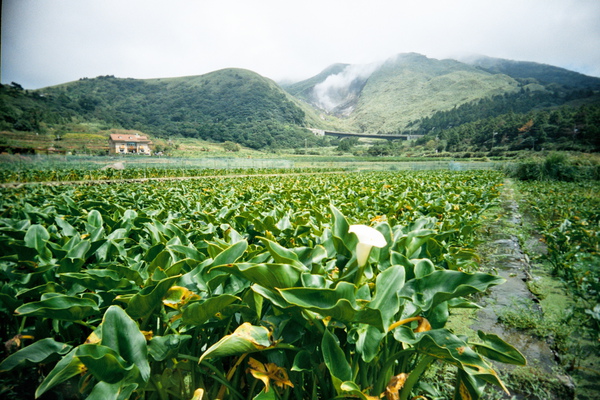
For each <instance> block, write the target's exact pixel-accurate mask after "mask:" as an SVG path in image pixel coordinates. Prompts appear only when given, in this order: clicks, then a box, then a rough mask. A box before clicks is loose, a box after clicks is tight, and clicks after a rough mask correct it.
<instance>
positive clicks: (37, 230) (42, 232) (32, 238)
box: [25, 224, 50, 254]
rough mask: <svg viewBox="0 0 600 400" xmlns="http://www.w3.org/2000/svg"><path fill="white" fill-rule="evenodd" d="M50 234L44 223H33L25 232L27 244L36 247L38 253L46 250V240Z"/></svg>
mask: <svg viewBox="0 0 600 400" xmlns="http://www.w3.org/2000/svg"><path fill="white" fill-rule="evenodd" d="M48 239H50V234H49V233H48V231H47V230H46V228H44V227H43V226H42V225H37V224H36V225H31V226H30V227H29V229H27V233H26V234H25V246H27V247H31V248H32V249H36V250H37V251H38V253H40V254H41V253H42V252H43V251H44V250H46V242H47V241H48Z"/></svg>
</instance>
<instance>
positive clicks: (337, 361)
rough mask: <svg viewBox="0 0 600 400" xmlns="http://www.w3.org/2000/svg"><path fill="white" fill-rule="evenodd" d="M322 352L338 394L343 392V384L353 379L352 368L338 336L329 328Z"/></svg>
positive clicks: (326, 331) (324, 335) (322, 345)
mask: <svg viewBox="0 0 600 400" xmlns="http://www.w3.org/2000/svg"><path fill="white" fill-rule="evenodd" d="M321 352H322V353H323V360H324V361H325V365H326V366H327V369H328V370H329V373H330V374H331V378H332V381H333V385H334V386H335V388H336V390H337V392H338V394H341V393H342V389H341V385H342V383H343V382H345V381H351V380H352V368H351V367H350V364H349V363H348V361H347V360H346V356H345V355H344V351H343V350H342V348H341V347H340V345H339V344H338V342H337V340H336V338H335V337H334V336H333V334H332V333H331V332H329V330H325V333H324V334H323V340H322V341H321Z"/></svg>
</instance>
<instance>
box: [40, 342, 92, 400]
mask: <svg viewBox="0 0 600 400" xmlns="http://www.w3.org/2000/svg"><path fill="white" fill-rule="evenodd" d="M83 371H85V365H83V363H82V362H81V361H79V359H78V358H77V357H75V349H73V350H71V351H70V352H69V353H67V355H65V356H64V357H63V358H62V359H61V360H60V361H59V362H58V363H56V365H55V366H54V368H53V369H52V371H50V373H49V374H48V375H47V376H46V378H44V380H43V381H42V383H41V384H40V386H38V388H37V390H36V391H35V397H36V398H38V397H40V396H41V395H42V394H44V393H46V392H47V391H48V390H49V389H52V388H53V387H54V386H56V385H58V384H60V383H62V382H64V381H66V380H68V379H71V378H72V377H74V376H75V375H78V374H81V373H82V372H83Z"/></svg>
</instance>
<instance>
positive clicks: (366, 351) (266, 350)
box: [0, 171, 526, 400]
mask: <svg viewBox="0 0 600 400" xmlns="http://www.w3.org/2000/svg"><path fill="white" fill-rule="evenodd" d="M503 179H504V177H503V175H502V174H501V173H500V172H496V171H472V172H457V171H453V172H450V171H424V172H410V173H405V172H392V171H385V172H361V173H348V172H339V173H329V174H313V175H300V174H297V175H295V174H282V175H278V176H244V177H225V176H223V177H207V178H202V179H196V180H180V181H167V182H155V181H148V182H143V183H141V182H133V183H125V182H120V183H112V184H95V185H65V186H43V185H29V186H23V187H20V188H3V189H1V190H2V201H1V203H0V252H1V257H0V314H1V318H0V327H1V335H2V337H3V338H5V340H7V341H8V342H10V343H7V346H10V349H9V350H7V352H6V355H7V356H6V357H5V358H4V359H3V360H2V362H1V363H0V377H1V376H4V377H6V378H5V379H9V378H8V377H10V379H12V381H21V382H22V384H23V385H24V386H27V387H29V390H30V392H29V393H32V394H33V392H35V393H34V394H33V395H34V396H35V397H36V398H41V399H44V398H58V397H56V393H58V392H60V393H63V394H64V393H65V391H70V392H69V393H71V396H72V397H71V398H86V399H89V400H96V399H102V400H107V399H115V400H116V399H148V400H150V399H159V400H166V399H186V400H189V399H194V400H201V399H211V400H212V399H223V400H225V399H232V400H233V399H236V400H237V399H239V400H244V399H256V400H270V399H334V398H338V399H346V398H355V399H364V400H367V399H379V398H386V399H399V400H407V399H414V398H426V399H433V398H435V393H434V391H433V389H432V385H431V384H430V383H428V382H427V378H426V372H427V371H428V370H429V369H430V368H434V367H435V366H439V365H447V366H449V367H451V368H452V369H453V371H454V372H453V373H454V382H455V383H454V386H455V389H454V398H455V399H462V400H467V399H469V400H471V399H478V398H480V397H481V395H482V394H483V393H484V391H485V388H486V386H487V385H495V386H497V387H499V388H500V389H501V390H507V389H506V387H505V385H504V383H503V382H502V380H501V378H500V377H499V375H498V373H497V371H496V370H495V368H494V366H493V365H492V362H491V361H496V362H501V363H509V364H515V365H524V364H525V363H526V360H525V359H524V357H523V356H522V355H521V353H520V352H519V351H518V350H517V349H516V348H515V347H513V345H511V344H509V343H507V342H505V341H504V340H503V339H502V338H501V337H499V336H497V335H495V334H489V333H486V332H482V331H478V332H473V334H472V335H469V336H468V337H467V336H462V335H461V334H457V333H455V332H453V331H452V330H451V329H449V328H448V327H447V322H448V320H449V318H452V312H453V310H455V309H457V308H476V307H478V305H477V304H476V300H475V299H476V297H475V295H477V294H478V293H483V292H485V291H486V290H487V289H488V288H490V287H492V286H495V285H500V284H502V283H503V281H504V279H503V278H501V277H499V276H497V275H494V274H488V273H483V272H480V271H479V270H478V256H477V253H476V252H475V251H474V248H475V245H476V237H475V235H474V232H475V231H476V229H477V228H478V226H480V225H481V223H482V218H483V217H482V215H483V214H484V212H485V211H486V210H487V209H489V208H490V207H492V206H493V205H495V204H496V203H497V201H498V196H499V188H500V187H501V185H502V182H503ZM9 339H10V340H9ZM34 388H35V389H34ZM13 389H14V392H12V394H11V392H10V390H7V391H6V392H5V395H6V396H9V395H12V396H13V397H12V398H17V397H16V396H17V392H18V390H21V392H22V391H23V390H25V389H23V388H21V389H18V388H13ZM51 395H52V396H54V397H50V396H51ZM64 396H65V398H68V397H67V396H66V395H64Z"/></svg>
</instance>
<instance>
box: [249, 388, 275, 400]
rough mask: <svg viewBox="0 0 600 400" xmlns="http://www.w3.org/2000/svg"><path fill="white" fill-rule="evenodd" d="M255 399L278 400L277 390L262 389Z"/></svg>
mask: <svg viewBox="0 0 600 400" xmlns="http://www.w3.org/2000/svg"><path fill="white" fill-rule="evenodd" d="M252 399H253V400H276V399H277V396H276V395H275V390H272V389H271V390H269V391H267V389H266V388H264V389H263V390H261V391H260V393H259V394H257V395H256V396H254V397H253V398H252Z"/></svg>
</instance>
